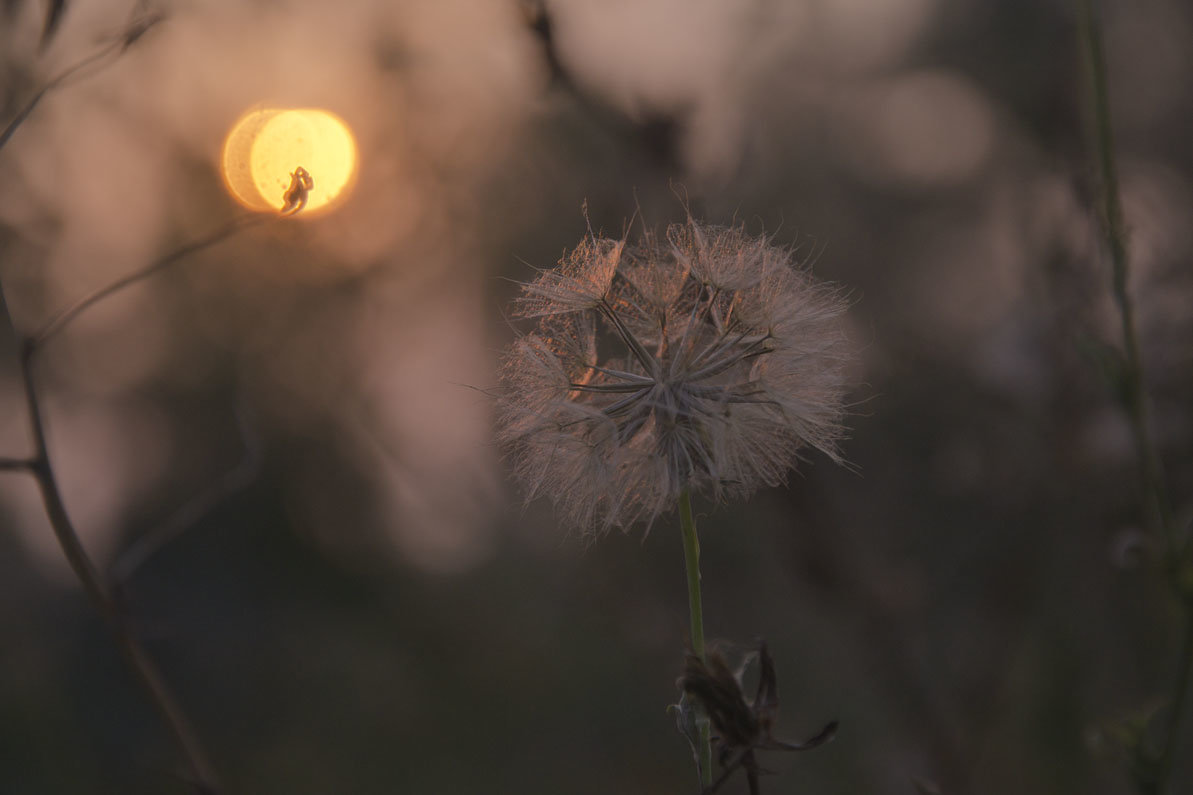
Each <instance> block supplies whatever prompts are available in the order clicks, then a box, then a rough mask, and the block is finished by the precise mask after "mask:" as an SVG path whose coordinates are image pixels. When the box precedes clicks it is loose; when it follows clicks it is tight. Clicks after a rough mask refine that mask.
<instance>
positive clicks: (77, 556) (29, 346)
mask: <svg viewBox="0 0 1193 795" xmlns="http://www.w3.org/2000/svg"><path fill="white" fill-rule="evenodd" d="M35 351H36V347H35V346H34V345H33V342H32V341H31V340H25V341H23V342H22V344H21V356H20V362H21V380H22V382H23V384H24V388H25V400H26V404H27V406H28V411H29V425H30V428H31V429H32V431H33V443H34V448H35V449H34V455H33V457H32V458H31V459H29V461H28V465H27V467H26V468H27V469H28V471H29V472H31V473H32V474H33V477H34V478H35V479H36V480H37V485H38V488H39V489H40V491H41V496H42V501H43V502H44V503H45V508H46V516H47V517H48V518H49V520H50V527H51V528H52V529H53V531H54V537H55V538H57V540H58V544H59V546H61V547H62V552H63V554H64V555H65V556H66V560H67V562H68V563H70V567H71V570H72V571H74V573H75V576H76V577H77V578H78V579H79V582H80V583H81V584H82V586H83V589H84V590H85V591H86V592H87V595H88V596H89V597H90V598H91V601H92V602H94V603H95V606H96V608H97V609H98V610H99V612H100V614H101V615H103V617H104V619H105V620H106V621H107V623H108V626H109V627H110V628H111V630H112V634H113V636H114V637H115V639H116V644H117V646H119V647H120V650H121V652H122V653H123V654H124V657H125V659H127V660H128V662H129V666H130V667H131V668H132V669H133V672H134V673H135V674H136V675H137V678H138V679H139V680H140V682H141V685H142V686H143V687H144V689H145V692H146V693H147V694H148V696H149V698H150V700H151V701H152V702H153V704H154V706H155V707H156V708H157V711H158V713H159V714H160V715H161V717H162V720H163V721H164V722H165V724H166V725H167V726H168V727H169V729H170V732H171V734H173V735H174V739H175V741H176V742H177V744H178V747H179V750H180V751H181V752H182V755H183V757H184V758H185V759H186V762H187V765H188V767H189V768H190V774H191V777H192V778H193V780H194V783H195V785H196V786H197V787H198V788H199V791H200V792H202V793H215V792H217V791H218V790H217V786H216V778H215V773H214V772H213V769H212V767H211V764H210V763H209V762H208V761H207V755H206V753H205V752H204V751H203V747H202V745H200V743H199V741H198V738H197V737H196V735H195V732H194V730H193V729H192V728H191V726H190V723H189V722H188V721H187V720H186V718H185V716H184V715H183V713H182V709H181V708H180V707H179V706H178V704H177V702H176V701H175V700H174V697H173V695H171V693H170V691H169V689H168V688H167V687H166V684H165V681H164V680H163V679H162V676H161V673H159V672H158V670H157V666H155V665H154V664H153V661H152V660H150V658H149V656H148V655H147V654H146V652H145V650H144V648H142V646H141V644H140V643H139V642H138V641H137V639H136V638H135V637H134V636H133V634H132V632H131V631H130V629H129V627H128V624H127V622H126V621H125V619H124V614H123V612H122V611H121V610H120V606H119V604H118V603H117V600H116V598H115V597H114V595H113V593H112V590H111V589H110V588H109V587H108V585H107V583H106V582H105V581H104V579H103V577H102V576H101V575H100V573H99V571H98V569H96V567H95V564H94V563H93V562H92V561H91V558H90V557H89V556H88V555H87V551H86V549H84V547H83V543H82V541H80V540H79V534H78V532H77V531H76V530H75V527H74V525H73V524H72V523H71V520H70V516H69V515H68V514H67V512H66V505H65V503H64V502H63V500H62V492H61V491H60V490H59V488H58V480H57V478H56V477H55V476H54V469H53V467H52V466H50V453H49V446H48V445H47V443H46V434H45V424H44V423H43V421H42V416H41V406H40V403H39V402H38V399H37V390H36V387H35V385H34V381H33V372H32V358H33V354H34V352H35Z"/></svg>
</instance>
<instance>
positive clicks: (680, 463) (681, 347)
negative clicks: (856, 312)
mask: <svg viewBox="0 0 1193 795" xmlns="http://www.w3.org/2000/svg"><path fill="white" fill-rule="evenodd" d="M844 312H845V302H844V300H843V299H842V298H841V297H840V295H839V293H838V292H837V291H836V290H835V289H833V288H831V287H827V286H825V285H823V284H821V283H818V282H816V281H814V280H813V279H812V277H811V276H810V275H809V274H807V273H806V272H805V271H804V270H802V269H800V268H799V267H797V266H796V265H795V264H794V263H793V261H792V255H791V252H790V251H789V250H787V249H783V248H780V247H778V246H775V245H773V244H772V242H771V241H770V239H769V238H766V237H754V236H751V235H748V234H747V233H746V232H745V231H744V230H743V229H741V228H727V227H716V226H709V225H704V224H700V223H697V222H696V221H694V220H690V219H689V221H688V222H687V223H685V224H676V225H672V226H671V227H670V228H669V229H668V230H667V231H666V234H665V235H664V237H663V239H662V240H661V241H660V240H659V239H657V238H655V237H654V236H652V235H646V236H644V237H643V239H642V240H641V241H640V242H639V243H637V244H635V245H627V243H626V241H625V240H620V241H618V240H609V239H604V238H597V237H596V236H595V235H592V236H590V238H589V239H586V240H585V241H584V242H582V243H581V244H580V245H579V246H577V247H576V249H574V250H573V251H572V252H570V253H569V254H568V255H567V256H565V257H564V258H563V260H562V261H561V262H560V265H559V267H558V268H557V269H555V270H551V271H544V272H542V273H541V274H540V275H539V276H538V278H537V279H535V280H534V281H532V282H529V283H527V284H524V285H523V289H522V295H521V297H520V298H518V299H517V300H516V302H515V307H514V313H515V316H517V317H521V318H524V319H527V320H529V321H533V322H534V323H535V326H534V328H533V330H531V331H529V332H527V333H524V334H522V335H521V336H519V337H518V339H517V340H515V342H514V344H513V345H512V346H511V347H510V348H509V349H508V350H507V351H506V353H505V355H504V358H503V362H502V389H501V392H500V397H499V410H500V430H499V439H500V441H501V442H502V443H503V445H504V446H505V447H506V449H507V450H509V452H510V460H511V462H512V466H513V470H514V474H515V477H516V478H517V479H518V480H519V481H520V482H521V483H522V484H523V485H524V486H525V487H526V490H527V494H528V496H527V499H533V498H534V497H536V496H539V495H546V496H549V497H550V498H551V500H552V501H553V502H554V503H555V506H556V509H557V510H558V512H559V513H560V517H561V519H563V520H564V521H565V522H566V523H567V524H569V525H571V526H573V527H576V528H579V529H581V530H582V531H584V532H602V531H605V530H608V529H610V528H612V527H621V528H629V527H631V526H633V525H636V524H639V523H644V524H646V525H647V526H649V524H650V523H651V522H653V520H654V519H655V518H657V517H658V516H659V515H660V514H662V513H664V512H666V511H668V510H670V509H671V508H672V507H674V505H675V503H676V501H677V500H678V498H679V495H680V494H681V492H682V491H683V490H684V489H685V488H688V489H692V490H693V491H704V492H706V493H709V494H710V495H711V496H713V497H714V498H715V499H726V498H745V497H748V496H749V495H750V494H752V493H753V492H754V491H755V490H756V489H758V488H759V487H762V486H775V485H778V484H780V483H783V482H784V481H785V479H786V476H787V473H788V471H790V469H791V468H792V467H793V466H794V464H795V462H796V460H797V457H798V455H799V451H800V450H801V449H802V448H805V447H812V448H815V449H818V450H821V451H822V452H824V453H826V454H828V455H829V456H830V457H832V458H834V459H835V460H839V459H838V454H837V448H836V443H837V441H838V440H839V439H840V437H841V435H842V430H843V429H842V426H841V418H842V413H843V409H842V398H843V394H844V390H845V374H844V372H845V364H846V360H847V358H848V357H847V345H846V338H845V335H844V332H843V329H842V322H841V321H842V317H843V315H844Z"/></svg>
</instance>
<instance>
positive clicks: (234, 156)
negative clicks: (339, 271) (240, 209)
mask: <svg viewBox="0 0 1193 795" xmlns="http://www.w3.org/2000/svg"><path fill="white" fill-rule="evenodd" d="M299 167H302V168H304V169H306V171H307V173H309V174H310V175H311V178H312V179H313V181H314V186H313V187H312V188H311V190H310V191H309V193H308V194H307V199H306V204H305V206H304V207H303V209H302V213H303V214H307V213H312V212H318V211H320V210H324V209H327V208H329V207H331V206H333V205H334V204H335V203H336V201H337V200H338V199H340V198H341V197H343V196H345V195H346V194H347V192H348V190H349V189H350V188H351V186H352V181H353V177H355V175H356V141H355V140H354V139H353V137H352V132H351V131H350V130H349V129H348V125H346V124H345V123H344V122H343V120H341V119H340V118H339V117H338V116H336V115H335V114H333V113H329V112H328V111H325V110H320V109H318V108H299V109H291V110H287V109H280V108H265V109H260V110H253V111H250V112H248V113H246V114H245V115H244V116H242V117H241V118H240V119H239V120H238V121H237V122H236V124H235V125H233V127H232V131H231V132H230V133H228V137H227V139H226V140H225V142H224V154H223V172H224V181H225V182H226V183H227V185H228V189H229V190H230V191H231V193H232V195H233V196H235V197H236V199H237V200H238V201H239V202H240V203H241V204H243V205H245V206H246V207H248V208H250V209H253V210H258V211H261V212H268V211H280V210H281V209H282V208H283V207H284V206H285V205H286V200H285V196H286V192H287V190H288V189H289V188H290V183H291V179H292V174H293V173H294V172H295V170H296V169H298V168H299Z"/></svg>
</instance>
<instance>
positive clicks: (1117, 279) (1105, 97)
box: [1079, 0, 1193, 795]
mask: <svg viewBox="0 0 1193 795" xmlns="http://www.w3.org/2000/svg"><path fill="white" fill-rule="evenodd" d="M1079 7H1080V22H1081V30H1080V33H1081V37H1082V39H1083V40H1084V43H1085V46H1086V48H1087V56H1088V59H1089V60H1088V66H1089V76H1090V84H1091V85H1090V88H1091V92H1092V100H1093V115H1094V118H1093V125H1094V139H1095V146H1096V149H1097V158H1098V167H1099V172H1100V188H1101V195H1100V199H1101V207H1100V208H1099V209H1100V211H1101V213H1102V226H1103V229H1104V230H1105V234H1106V243H1107V246H1108V247H1109V249H1110V257H1111V266H1112V269H1113V272H1112V286H1113V292H1114V299H1115V303H1116V304H1117V305H1118V310H1119V318H1120V321H1121V327H1122V337H1123V359H1124V361H1123V373H1122V389H1123V408H1124V410H1125V411H1126V414H1127V416H1128V418H1129V420H1130V423H1131V431H1132V435H1133V436H1134V437H1135V444H1136V449H1137V451H1138V456H1139V479H1140V487H1141V491H1142V495H1143V503H1144V511H1145V521H1146V523H1147V526H1148V529H1149V530H1150V531H1151V533H1152V534H1153V536H1155V537H1157V538H1158V539H1159V541H1160V542H1161V544H1162V545H1163V550H1164V553H1163V557H1164V562H1165V570H1166V573H1167V575H1168V577H1169V580H1170V583H1171V585H1172V586H1173V589H1174V590H1175V591H1176V594H1177V597H1178V599H1179V601H1180V604H1181V608H1182V611H1183V617H1182V618H1183V620H1182V630H1181V631H1182V639H1181V647H1180V652H1179V658H1178V661H1177V668H1176V673H1175V678H1174V680H1173V687H1172V697H1171V700H1170V702H1169V704H1168V709H1169V712H1168V719H1167V721H1165V725H1164V734H1163V735H1162V737H1161V739H1160V750H1159V752H1158V755H1157V756H1155V757H1154V759H1153V761H1154V763H1155V764H1154V767H1153V768H1151V771H1149V772H1151V775H1137V776H1136V779H1137V780H1136V785H1137V787H1138V789H1139V791H1140V792H1141V793H1144V794H1145V795H1163V793H1167V792H1168V781H1169V778H1170V777H1171V775H1172V767H1173V762H1174V760H1175V757H1176V749H1177V746H1178V742H1179V738H1180V727H1181V718H1182V716H1183V714H1184V712H1185V701H1186V699H1187V697H1188V693H1189V687H1190V679H1191V678H1193V588H1191V586H1190V583H1189V581H1188V574H1187V571H1186V567H1187V565H1188V564H1187V562H1186V560H1185V558H1186V555H1187V549H1186V548H1185V544H1184V543H1182V541H1181V540H1180V538H1179V537H1178V535H1177V531H1176V525H1175V522H1174V520H1173V514H1172V509H1171V507H1170V503H1169V500H1168V495H1167V492H1166V490H1165V485H1164V468H1163V462H1162V460H1161V458H1160V454H1159V450H1158V449H1157V446H1156V443H1155V441H1154V439H1153V437H1152V433H1151V420H1150V417H1149V410H1148V402H1147V391H1146V389H1145V383H1146V381H1145V378H1144V370H1143V360H1142V357H1141V356H1140V350H1139V334H1138V330H1137V327H1136V322H1135V310H1134V305H1133V303H1132V300H1131V294H1130V290H1129V286H1128V281H1129V280H1128V275H1129V272H1130V256H1129V252H1128V247H1127V232H1126V225H1125V223H1124V220H1123V210H1122V202H1121V200H1120V197H1119V186H1118V170H1117V166H1116V163H1115V148H1114V133H1113V129H1112V125H1111V119H1110V97H1109V91H1108V89H1107V86H1106V57H1105V53H1104V50H1103V46H1102V30H1101V26H1100V24H1099V21H1098V19H1097V16H1096V15H1095V13H1094V8H1093V3H1092V1H1091V0H1080V2H1079Z"/></svg>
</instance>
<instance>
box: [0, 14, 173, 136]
mask: <svg viewBox="0 0 1193 795" xmlns="http://www.w3.org/2000/svg"><path fill="white" fill-rule="evenodd" d="M162 19H163V17H161V16H159V15H153V16H144V17H140V18H136V19H133V20H132V21H131V22H130V23H129V24H128V26H127V27H126V28H125V30H124V31H123V32H122V33H121V35H120V36H117V37H116V38H114V39H112V40H110V41H108V43H107V44H105V45H103V46H102V47H100V48H99V49H98V50H96V51H95V52H93V53H91V54H90V55H88V56H87V57H86V58H83V59H82V60H81V61H78V62H77V63H74V64H72V65H71V66H68V67H67V68H66V69H64V70H63V71H61V72H59V73H58V74H57V75H55V76H54V77H52V78H50V80H49V81H47V82H46V84H45V85H43V86H42V87H41V88H40V89H38V90H37V93H35V94H34V95H33V96H32V97H30V99H29V101H28V102H26V103H25V106H24V107H22V108H21V109H20V110H19V111H17V115H16V116H14V117H13V118H12V120H11V121H10V122H9V123H8V124H7V125H5V127H4V131H3V132H0V149H3V148H4V145H5V144H7V143H8V140H9V139H10V138H12V136H13V133H15V132H16V131H17V128H18V127H20V126H21V125H22V124H24V123H25V120H26V119H28V118H29V116H30V115H31V114H32V113H33V110H34V109H35V108H36V107H37V105H38V103H39V102H41V101H42V99H44V98H45V96H46V94H49V93H50V92H51V91H53V90H54V89H56V88H59V87H60V86H62V85H63V84H64V83H66V82H67V81H68V80H70V78H72V77H74V76H75V75H77V74H79V73H80V72H82V71H83V70H84V69H86V68H87V67H89V66H94V65H95V64H98V63H100V62H101V61H103V60H104V59H106V58H109V57H112V56H119V55H120V54H121V53H123V52H124V51H125V50H127V49H128V48H129V47H130V46H131V45H132V44H133V42H135V41H136V40H137V39H139V38H141V36H143V35H145V32H146V31H148V30H149V28H150V27H152V26H153V25H155V24H157V23H158V22H160V21H161V20H162ZM112 60H115V58H113V59H112Z"/></svg>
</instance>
